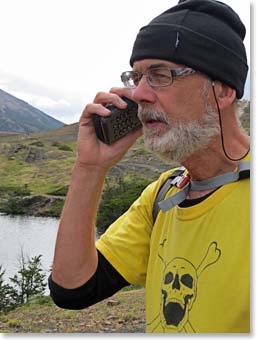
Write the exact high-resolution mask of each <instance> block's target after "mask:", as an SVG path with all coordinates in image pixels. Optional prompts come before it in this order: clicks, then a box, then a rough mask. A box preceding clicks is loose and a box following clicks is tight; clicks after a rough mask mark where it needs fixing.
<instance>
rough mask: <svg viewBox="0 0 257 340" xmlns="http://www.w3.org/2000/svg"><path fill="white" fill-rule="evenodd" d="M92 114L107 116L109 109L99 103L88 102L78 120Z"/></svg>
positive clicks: (109, 112)
mask: <svg viewBox="0 0 257 340" xmlns="http://www.w3.org/2000/svg"><path fill="white" fill-rule="evenodd" d="M92 114H98V115H100V116H108V115H110V114H111V111H110V110H109V109H108V108H106V107H104V106H103V105H101V104H94V103H90V104H87V105H86V107H85V109H84V110H83V112H82V115H81V117H80V121H81V120H82V119H87V118H90V117H91V116H92Z"/></svg>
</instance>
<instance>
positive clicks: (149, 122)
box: [143, 118, 168, 128]
mask: <svg viewBox="0 0 257 340" xmlns="http://www.w3.org/2000/svg"><path fill="white" fill-rule="evenodd" d="M143 124H144V125H145V126H146V127H148V128H157V127H160V126H163V125H165V126H167V125H168V124H167V122H165V121H164V120H162V119H152V118H150V119H145V120H144V121H143Z"/></svg>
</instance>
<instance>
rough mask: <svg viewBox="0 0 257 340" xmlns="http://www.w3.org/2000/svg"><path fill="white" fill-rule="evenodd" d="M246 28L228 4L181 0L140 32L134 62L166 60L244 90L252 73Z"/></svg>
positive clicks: (206, 0) (135, 47)
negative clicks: (246, 48)
mask: <svg viewBox="0 0 257 340" xmlns="http://www.w3.org/2000/svg"><path fill="white" fill-rule="evenodd" d="M244 37H245V27H244V25H243V23H242V22H241V20H240V18H239V16H238V15H237V14H236V13H235V12H234V11H233V10H232V8H230V7H229V6H227V5H226V4H224V3H222V2H219V1H215V0H180V1H179V3H178V5H176V6H174V7H172V8H170V9H169V10H167V11H165V12H164V13H162V14H161V15H159V16H157V17H156V18H154V19H153V20H152V21H151V22H150V23H149V24H148V25H147V26H144V27H142V28H141V30H140V31H139V33H138V35H137V38H136V41H135V43H134V47H133V51H132V55H131V59H130V65H131V66H133V64H134V62H135V61H137V60H142V59H162V60H168V61H172V62H174V63H178V64H183V65H186V66H188V67H191V68H193V69H195V70H197V71H201V72H203V73H205V74H206V75H208V76H209V77H211V78H212V79H213V80H220V81H221V82H223V83H224V84H227V85H229V86H230V87H232V88H234V89H235V90H236V92H237V98H241V97H242V96H243V93H244V85H245V81H246V76H247V72H248V66H247V57H246V52H245V47H244V44H243V40H244Z"/></svg>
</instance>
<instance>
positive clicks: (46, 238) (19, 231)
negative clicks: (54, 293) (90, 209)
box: [0, 214, 99, 281]
mask: <svg viewBox="0 0 257 340" xmlns="http://www.w3.org/2000/svg"><path fill="white" fill-rule="evenodd" d="M58 225H59V219H57V218H49V217H31V216H30V217H24V216H6V215H1V214H0V266H1V265H2V268H3V269H5V276H4V278H5V280H6V281H8V278H9V277H12V276H13V275H14V274H16V273H17V272H18V270H19V263H20V258H21V252H23V254H24V256H25V258H26V257H28V256H29V257H30V258H31V257H32V256H38V255H40V254H41V255H42V258H41V262H42V269H43V270H44V272H45V273H46V274H47V277H48V275H49V274H50V268H51V266H52V262H53V256H54V247H55V240H56V235H57V230H58ZM98 237H99V236H98V234H97V233H96V238H98Z"/></svg>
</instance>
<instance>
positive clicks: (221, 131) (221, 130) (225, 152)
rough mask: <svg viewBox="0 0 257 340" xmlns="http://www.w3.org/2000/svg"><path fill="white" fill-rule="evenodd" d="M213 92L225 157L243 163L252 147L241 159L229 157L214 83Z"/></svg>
mask: <svg viewBox="0 0 257 340" xmlns="http://www.w3.org/2000/svg"><path fill="white" fill-rule="evenodd" d="M212 90H213V95H214V98H215V102H216V105H217V109H218V114H219V123H220V137H221V144H222V149H223V152H224V154H225V156H226V157H227V158H228V159H229V160H231V161H233V162H237V161H241V160H242V159H243V158H245V156H246V155H247V154H248V152H249V151H250V147H249V149H248V150H247V152H246V153H245V154H244V155H243V156H242V157H240V158H232V157H230V156H229V155H228V153H227V151H226V149H225V144H224V136H223V128H222V121H221V113H220V107H219V103H218V99H217V96H216V92H215V89H214V83H212Z"/></svg>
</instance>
